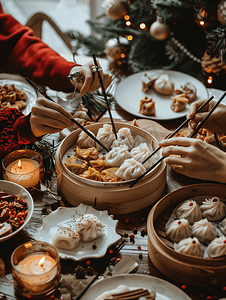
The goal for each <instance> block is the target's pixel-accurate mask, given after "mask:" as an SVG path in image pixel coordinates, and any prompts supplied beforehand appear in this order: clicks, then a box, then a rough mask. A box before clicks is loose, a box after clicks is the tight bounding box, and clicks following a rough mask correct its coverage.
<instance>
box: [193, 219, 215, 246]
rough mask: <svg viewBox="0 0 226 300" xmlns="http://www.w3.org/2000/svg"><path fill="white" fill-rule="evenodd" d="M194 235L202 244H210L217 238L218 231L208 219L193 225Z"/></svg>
mask: <svg viewBox="0 0 226 300" xmlns="http://www.w3.org/2000/svg"><path fill="white" fill-rule="evenodd" d="M192 235H193V236H195V237H197V239H198V240H199V241H200V242H210V241H212V240H213V239H215V238H216V237H217V230H216V227H215V226H214V225H213V224H212V223H211V222H209V221H208V220H207V219H202V220H200V221H198V222H195V223H194V224H193V226H192Z"/></svg>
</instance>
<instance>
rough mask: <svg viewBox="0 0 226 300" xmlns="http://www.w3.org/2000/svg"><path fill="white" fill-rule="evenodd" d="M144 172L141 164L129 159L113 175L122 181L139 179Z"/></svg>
mask: <svg viewBox="0 0 226 300" xmlns="http://www.w3.org/2000/svg"><path fill="white" fill-rule="evenodd" d="M145 172H146V169H145V167H144V166H143V165H142V164H141V163H139V162H138V161H136V160H135V159H134V158H129V159H126V160H125V161H124V163H123V164H122V165H121V166H120V167H119V169H118V170H117V171H116V172H115V175H117V176H118V177H120V178H123V179H124V180H130V179H134V178H137V177H140V176H141V175H142V174H144V173H145Z"/></svg>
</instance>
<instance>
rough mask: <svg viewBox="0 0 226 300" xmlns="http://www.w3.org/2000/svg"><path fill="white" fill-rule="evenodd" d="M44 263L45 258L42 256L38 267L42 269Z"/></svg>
mask: <svg viewBox="0 0 226 300" xmlns="http://www.w3.org/2000/svg"><path fill="white" fill-rule="evenodd" d="M44 262H45V256H43V257H42V258H41V259H40V261H39V266H40V267H41V268H43V266H44Z"/></svg>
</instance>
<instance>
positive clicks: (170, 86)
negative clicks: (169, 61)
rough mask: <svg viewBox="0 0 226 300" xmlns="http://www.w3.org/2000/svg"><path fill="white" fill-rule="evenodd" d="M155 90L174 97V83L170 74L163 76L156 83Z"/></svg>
mask: <svg viewBox="0 0 226 300" xmlns="http://www.w3.org/2000/svg"><path fill="white" fill-rule="evenodd" d="M154 89H155V90H156V91H157V92H158V93H160V94H163V95H172V94H173V92H174V83H173V81H172V80H171V79H170V78H169V76H168V74H163V75H161V76H160V77H159V78H158V79H157V80H156V81H155V83H154Z"/></svg>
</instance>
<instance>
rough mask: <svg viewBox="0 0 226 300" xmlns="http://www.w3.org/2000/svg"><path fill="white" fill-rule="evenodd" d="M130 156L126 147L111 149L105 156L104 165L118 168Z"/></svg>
mask: <svg viewBox="0 0 226 300" xmlns="http://www.w3.org/2000/svg"><path fill="white" fill-rule="evenodd" d="M130 157H131V155H130V153H129V151H128V146H127V145H119V146H118V147H115V148H113V149H112V150H111V151H110V152H108V154H107V155H106V158H105V161H106V164H107V165H108V166H110V167H120V166H121V165H122V164H123V163H124V161H125V160H126V159H128V158H130Z"/></svg>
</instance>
